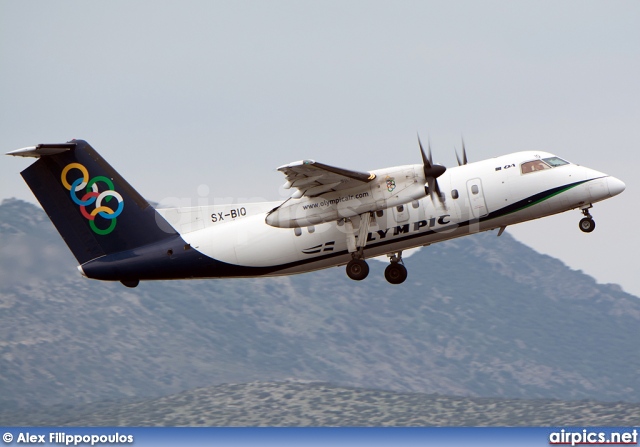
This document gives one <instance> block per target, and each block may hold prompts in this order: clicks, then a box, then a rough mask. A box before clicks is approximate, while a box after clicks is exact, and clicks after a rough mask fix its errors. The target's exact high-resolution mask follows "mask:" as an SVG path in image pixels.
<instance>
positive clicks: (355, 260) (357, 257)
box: [344, 213, 407, 284]
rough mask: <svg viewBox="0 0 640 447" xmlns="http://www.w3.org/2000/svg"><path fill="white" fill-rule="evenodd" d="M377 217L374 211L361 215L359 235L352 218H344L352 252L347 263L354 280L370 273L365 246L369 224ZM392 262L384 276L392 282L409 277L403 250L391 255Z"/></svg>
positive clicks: (360, 279)
mask: <svg viewBox="0 0 640 447" xmlns="http://www.w3.org/2000/svg"><path fill="white" fill-rule="evenodd" d="M374 219H375V217H374V215H373V213H364V214H361V215H360V224H359V226H358V235H359V237H358V238H356V231H355V229H354V228H353V222H352V221H351V219H344V227H345V232H346V236H347V250H348V251H349V253H350V254H351V260H350V261H349V262H348V263H347V269H346V270H347V276H348V277H349V278H351V279H353V280H354V281H362V280H363V279H365V278H366V277H367V275H369V264H367V261H365V260H364V247H365V245H366V244H367V234H369V226H370V225H371V222H372V220H374ZM390 258H391V259H390V261H391V264H389V266H387V268H386V269H385V271H384V277H385V278H386V280H387V281H389V282H390V283H391V284H400V283H402V282H404V280H405V279H407V269H406V268H405V266H404V264H403V263H402V252H401V251H399V252H397V253H394V254H392V255H390Z"/></svg>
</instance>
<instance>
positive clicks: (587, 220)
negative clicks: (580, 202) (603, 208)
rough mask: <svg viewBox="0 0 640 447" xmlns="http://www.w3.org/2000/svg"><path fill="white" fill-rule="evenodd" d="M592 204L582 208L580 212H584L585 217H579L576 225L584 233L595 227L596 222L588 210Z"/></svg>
mask: <svg viewBox="0 0 640 447" xmlns="http://www.w3.org/2000/svg"><path fill="white" fill-rule="evenodd" d="M592 206H593V205H589V207H587V208H583V209H582V214H584V216H585V217H584V218H583V219H581V220H580V223H579V224H578V226H579V227H580V230H582V231H583V232H585V233H591V232H592V231H593V230H595V229H596V222H595V221H594V220H593V217H592V216H591V213H590V212H589V208H591V207H592Z"/></svg>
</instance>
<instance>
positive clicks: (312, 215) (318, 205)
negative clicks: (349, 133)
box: [266, 165, 426, 228]
mask: <svg viewBox="0 0 640 447" xmlns="http://www.w3.org/2000/svg"><path fill="white" fill-rule="evenodd" d="M371 172H372V173H374V174H376V179H375V180H374V181H371V182H369V183H366V184H364V185H360V186H357V187H354V188H349V189H344V190H340V191H333V192H330V193H325V194H322V195H320V196H317V197H306V196H303V197H301V198H289V199H287V200H286V201H285V202H284V203H283V204H282V205H280V206H279V207H277V208H275V209H273V210H272V211H270V212H269V213H268V214H267V218H266V222H267V224H269V225H271V226H273V227H280V228H296V227H308V226H310V225H318V224H321V223H324V222H335V221H337V220H339V219H342V218H350V217H354V216H357V215H359V214H363V213H367V212H373V211H378V210H384V209H387V208H391V207H394V206H398V205H403V204H405V203H409V202H411V201H413V200H418V199H421V198H423V197H425V195H426V192H425V178H424V174H423V168H422V165H409V166H400V167H396V168H392V169H380V170H377V171H371Z"/></svg>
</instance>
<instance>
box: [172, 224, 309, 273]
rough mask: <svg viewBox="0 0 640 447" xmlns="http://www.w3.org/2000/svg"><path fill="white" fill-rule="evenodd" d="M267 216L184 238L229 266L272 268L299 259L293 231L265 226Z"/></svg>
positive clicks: (207, 254) (221, 226) (186, 235)
mask: <svg viewBox="0 0 640 447" xmlns="http://www.w3.org/2000/svg"><path fill="white" fill-rule="evenodd" d="M264 220H265V214H258V215H255V216H248V217H246V218H244V219H242V220H239V221H236V222H233V223H222V224H219V225H218V226H214V227H212V228H210V229H207V230H203V231H199V232H195V233H189V234H185V235H183V237H184V238H185V240H186V241H187V242H188V243H190V244H191V245H192V247H193V248H195V249H197V250H198V251H200V252H201V253H203V254H205V255H206V256H209V257H210V258H213V259H216V260H218V261H222V262H225V263H227V264H233V265H239V266H246V267H269V266H274V265H278V264H285V263H287V262H291V261H292V260H293V259H294V258H295V256H296V248H295V244H294V243H293V230H292V229H287V228H275V227H271V226H269V225H267V224H266V223H265V221H264Z"/></svg>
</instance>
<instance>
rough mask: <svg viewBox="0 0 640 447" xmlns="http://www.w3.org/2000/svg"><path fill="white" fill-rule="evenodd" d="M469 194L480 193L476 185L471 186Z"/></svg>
mask: <svg viewBox="0 0 640 447" xmlns="http://www.w3.org/2000/svg"><path fill="white" fill-rule="evenodd" d="M471 192H472V193H474V194H478V193H479V192H480V189H479V188H478V185H471Z"/></svg>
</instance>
